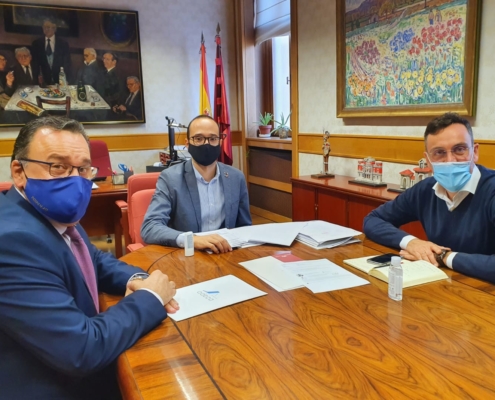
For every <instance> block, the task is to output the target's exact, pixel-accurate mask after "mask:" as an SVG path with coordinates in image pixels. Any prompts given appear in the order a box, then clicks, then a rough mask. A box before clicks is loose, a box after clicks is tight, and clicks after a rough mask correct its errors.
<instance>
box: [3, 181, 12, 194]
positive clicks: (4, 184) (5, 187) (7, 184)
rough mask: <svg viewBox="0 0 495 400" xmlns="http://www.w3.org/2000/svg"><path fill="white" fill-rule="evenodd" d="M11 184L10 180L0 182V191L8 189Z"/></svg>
mask: <svg viewBox="0 0 495 400" xmlns="http://www.w3.org/2000/svg"><path fill="white" fill-rule="evenodd" d="M11 186H12V182H0V192H3V191H4V190H9V189H10V187H11Z"/></svg>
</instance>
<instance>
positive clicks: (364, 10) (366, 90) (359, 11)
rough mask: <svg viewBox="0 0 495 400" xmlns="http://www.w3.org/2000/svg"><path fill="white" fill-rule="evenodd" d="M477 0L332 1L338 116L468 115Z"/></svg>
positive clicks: (473, 90)
mask: <svg viewBox="0 0 495 400" xmlns="http://www.w3.org/2000/svg"><path fill="white" fill-rule="evenodd" d="M481 3H482V0H396V1H394V2H391V1H389V0H376V1H374V2H369V1H366V2H365V1H364V0H345V1H338V2H337V91H336V93H337V117H338V118H346V117H387V116H389V117H397V116H437V115H441V114H443V113H445V112H448V111H452V112H457V113H459V114H460V115H465V116H474V115H475V112H476V95H477V77H478V57H479V41H480V20H481Z"/></svg>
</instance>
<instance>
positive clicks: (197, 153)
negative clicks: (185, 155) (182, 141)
mask: <svg viewBox="0 0 495 400" xmlns="http://www.w3.org/2000/svg"><path fill="white" fill-rule="evenodd" d="M220 150H221V149H220V145H218V146H212V145H211V144H209V143H208V144H206V143H205V144H203V145H202V146H194V145H192V144H190V145H189V148H188V151H189V154H190V155H191V157H192V158H193V159H194V161H196V162H197V163H198V164H200V165H203V166H205V167H207V166H208V165H211V164H213V163H214V162H215V161H216V160H217V159H218V157H220Z"/></svg>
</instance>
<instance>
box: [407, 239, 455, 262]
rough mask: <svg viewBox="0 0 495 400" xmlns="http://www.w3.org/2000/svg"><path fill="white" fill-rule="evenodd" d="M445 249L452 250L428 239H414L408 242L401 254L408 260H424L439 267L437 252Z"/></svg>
mask: <svg viewBox="0 0 495 400" xmlns="http://www.w3.org/2000/svg"><path fill="white" fill-rule="evenodd" d="M443 250H448V251H450V248H448V247H444V246H438V245H437V244H435V243H433V242H428V241H426V240H421V239H413V240H411V241H410V242H409V243H408V244H407V247H406V249H405V250H401V251H400V253H399V254H400V255H401V256H402V257H404V258H405V259H406V260H410V261H416V260H424V261H428V262H429V263H431V264H433V265H435V266H437V267H438V262H437V260H436V259H435V254H440V253H441V252H442V251H443ZM447 255H448V253H447ZM447 255H446V256H447Z"/></svg>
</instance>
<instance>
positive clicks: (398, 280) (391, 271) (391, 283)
mask: <svg viewBox="0 0 495 400" xmlns="http://www.w3.org/2000/svg"><path fill="white" fill-rule="evenodd" d="M400 262H401V258H400V257H392V261H391V262H390V267H389V268H388V297H390V298H391V299H392V300H396V301H400V300H402V282H403V280H404V272H403V270H402V265H401V263H400Z"/></svg>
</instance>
